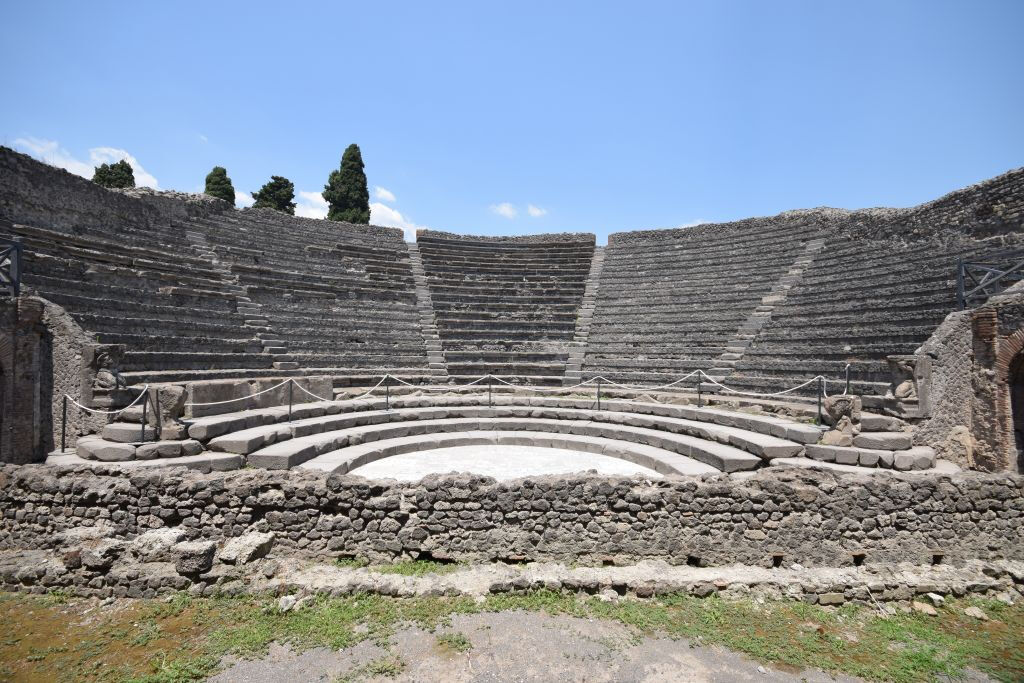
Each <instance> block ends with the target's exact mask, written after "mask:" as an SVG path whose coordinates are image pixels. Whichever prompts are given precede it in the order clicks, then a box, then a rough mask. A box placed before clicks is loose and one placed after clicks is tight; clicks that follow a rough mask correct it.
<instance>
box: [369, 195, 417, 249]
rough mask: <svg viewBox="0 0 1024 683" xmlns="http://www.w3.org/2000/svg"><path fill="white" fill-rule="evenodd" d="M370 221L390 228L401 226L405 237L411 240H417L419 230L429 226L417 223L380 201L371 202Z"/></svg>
mask: <svg viewBox="0 0 1024 683" xmlns="http://www.w3.org/2000/svg"><path fill="white" fill-rule="evenodd" d="M370 223H372V224H373V225H383V226H384V227H388V228H401V229H402V231H403V232H405V239H407V240H409V241H415V240H416V231H417V230H419V229H425V228H426V227H427V226H425V225H417V224H416V223H414V222H412V221H411V220H409V219H408V218H406V217H405V216H403V215H402V214H401V213H399V212H398V211H395V210H394V209H393V208H391V207H390V206H388V205H387V204H381V203H380V202H371V203H370Z"/></svg>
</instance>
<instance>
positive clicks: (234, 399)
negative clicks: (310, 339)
mask: <svg viewBox="0 0 1024 683" xmlns="http://www.w3.org/2000/svg"><path fill="white" fill-rule="evenodd" d="M291 381H292V378H291V377H289V378H288V379H286V380H284V381H283V382H279V383H278V384H275V385H274V386H272V387H268V388H267V389H264V390H263V391H258V392H256V393H255V394H249V395H248V396H239V397H238V398H229V399H227V400H226V401H209V402H207V403H186V404H185V406H186V407H189V406H220V405H224V404H226V403H234V402H236V401H248V400H249V399H250V398H256V397H257V396H259V395H261V394H265V393H267V392H268V391H273V390H274V389H277V388H278V387H282V386H284V385H285V384H288V382H291Z"/></svg>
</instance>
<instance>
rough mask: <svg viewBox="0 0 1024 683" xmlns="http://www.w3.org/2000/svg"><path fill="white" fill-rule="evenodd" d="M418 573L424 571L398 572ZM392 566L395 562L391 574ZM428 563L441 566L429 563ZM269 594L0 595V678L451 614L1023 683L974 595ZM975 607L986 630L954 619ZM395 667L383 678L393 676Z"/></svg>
mask: <svg viewBox="0 0 1024 683" xmlns="http://www.w3.org/2000/svg"><path fill="white" fill-rule="evenodd" d="M414 564H415V565H417V567H418V568H417V569H415V570H409V569H407V568H403V569H402V570H401V571H400V572H398V573H403V572H405V571H411V573H410V574H407V575H417V573H418V572H423V571H425V568H422V569H421V568H420V567H423V565H428V566H430V569H436V568H437V566H438V563H425V562H419V563H405V567H408V566H409V565H414ZM391 566H395V565H391ZM439 566H440V567H442V568H444V567H450V566H451V565H446V564H441V565H439ZM275 605H276V599H274V598H271V597H263V598H261V597H244V598H191V597H189V596H187V595H185V594H175V595H174V596H172V597H171V598H170V599H169V600H133V601H127V600H124V601H118V602H117V603H116V604H115V605H113V606H110V607H105V608H100V607H98V606H97V603H96V601H90V600H81V599H78V598H72V597H67V596H65V597H63V598H62V599H61V600H54V599H52V598H50V597H47V596H41V597H35V596H25V595H19V594H0V678H3V679H13V680H55V681H69V682H71V681H136V682H144V683H186V682H189V681H198V680H203V679H204V678H206V677H207V676H209V675H210V674H211V673H213V672H214V671H216V669H217V665H218V662H219V661H220V660H221V658H222V657H223V656H224V655H227V654H231V655H235V656H239V657H253V656H259V655H262V654H264V653H265V652H266V651H267V648H268V646H269V645H270V643H272V642H274V641H277V642H280V643H284V644H288V645H290V646H291V647H292V648H293V649H295V650H298V651H301V650H304V649H307V648H310V647H316V646H323V647H329V648H332V649H342V648H346V647H349V646H352V645H355V644H357V643H359V642H361V641H364V640H367V639H369V640H372V641H375V642H377V643H379V644H382V645H387V644H388V641H389V638H390V636H391V635H392V634H394V633H395V632H396V631H397V630H398V629H400V628H402V627H403V626H404V625H407V624H415V625H417V626H419V627H420V628H423V629H424V630H427V631H436V630H437V629H438V628H439V627H442V626H446V625H449V624H450V623H451V622H450V620H451V617H452V616H453V615H456V614H470V613H479V612H500V611H506V610H529V611H539V612H545V613H549V614H560V615H568V616H576V617H583V618H587V619H605V620H612V621H616V622H619V623H622V624H625V625H627V626H629V627H630V628H631V632H632V633H634V634H635V640H639V639H640V638H642V637H643V636H647V635H667V636H669V637H672V638H688V639H693V640H699V642H701V643H704V644H712V643H714V644H719V645H722V646H724V647H727V648H730V649H732V650H736V651H740V652H743V653H746V654H748V655H751V656H753V657H755V658H756V659H758V660H759V661H762V662H765V663H769V664H775V665H786V666H789V667H795V668H798V669H802V668H807V667H814V668H820V669H823V670H825V671H829V672H842V673H846V674H851V675H854V676H860V677H863V678H865V679H868V680H884V681H906V682H915V681H930V680H935V679H936V678H940V679H941V678H952V679H956V678H959V677H961V676H962V675H963V673H964V671H965V669H966V668H968V667H971V668H976V669H979V670H982V671H985V672H987V673H989V674H990V675H991V676H993V677H995V678H997V679H999V680H1002V681H1020V680H1024V605H1017V606H1013V607H1010V606H1007V605H1004V604H1002V603H999V602H992V601H984V600H953V599H950V600H948V601H947V603H946V605H945V606H944V607H941V608H939V609H938V612H939V616H938V617H927V616H924V615H920V614H916V613H911V614H902V613H901V614H897V615H896V616H891V617H883V616H880V615H879V614H878V613H877V612H875V611H872V610H870V609H868V608H861V607H856V606H845V607H843V608H841V609H839V610H827V609H823V608H820V607H817V606H813V605H807V604H805V603H801V602H788V601H781V602H767V603H765V604H756V603H753V602H748V601H727V600H722V599H720V598H717V597H711V598H706V599H697V598H693V597H690V596H684V595H670V596H661V597H658V598H656V599H652V600H645V601H636V600H624V601H619V602H617V603H610V602H602V601H600V600H598V599H596V598H589V597H588V598H577V597H575V596H571V595H566V594H562V593H555V592H550V591H534V592H530V593H525V594H498V595H492V596H490V597H488V598H487V599H486V600H484V601H482V602H481V603H477V602H475V601H473V600H472V599H470V598H453V597H425V598H404V599H400V598H388V597H383V596H378V595H354V596H346V597H340V598H326V597H321V598H317V599H316V600H314V601H313V602H312V603H311V604H310V605H309V606H308V607H306V608H304V609H300V610H294V611H289V612H285V613H282V612H280V611H279V610H277V609H276V607H275ZM970 605H975V606H978V607H980V608H981V609H983V610H984V611H985V612H986V614H988V616H989V617H991V621H978V620H975V619H972V618H970V617H968V616H966V615H965V614H964V612H963V610H964V609H965V608H966V607H968V606H970ZM436 641H437V645H438V647H439V648H442V649H444V650H447V651H450V652H453V653H455V652H466V651H468V650H469V649H470V648H471V647H472V643H471V642H470V641H469V639H468V638H467V637H466V636H465V635H464V634H462V633H458V632H454V633H443V634H439V635H436ZM404 667H405V664H404V662H401V661H400V660H399V659H396V658H395V657H388V658H384V659H382V660H375V662H371V663H370V664H368V665H366V666H365V667H359V669H358V670H357V671H353V672H351V673H350V674H349V677H347V678H346V680H355V679H357V678H358V677H373V676H391V675H397V674H398V673H400V672H401V671H402V670H404ZM392 672H393V673H392Z"/></svg>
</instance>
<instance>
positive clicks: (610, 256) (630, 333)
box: [583, 217, 818, 386]
mask: <svg viewBox="0 0 1024 683" xmlns="http://www.w3.org/2000/svg"><path fill="white" fill-rule="evenodd" d="M817 234H818V228H817V227H816V226H815V225H814V224H812V223H811V222H809V221H808V220H807V219H806V218H802V217H793V218H790V219H788V220H782V221H771V220H767V219H764V220H761V219H752V220H748V221H740V222H738V223H730V224H721V225H714V224H712V225H703V226H698V227H695V228H687V229H679V230H661V231H650V232H645V233H619V234H615V235H612V236H611V238H610V239H609V245H608V247H607V248H606V249H605V262H604V268H603V270H602V272H601V278H600V287H599V289H598V293H597V304H596V307H595V310H594V314H593V320H592V322H591V324H590V335H589V340H588V345H587V352H586V356H585V359H584V370H583V376H584V377H592V376H594V375H603V376H604V377H607V378H608V379H611V380H613V381H617V382H627V383H646V384H662V383H666V382H669V381H672V380H674V379H676V378H678V377H681V376H683V375H685V374H687V373H688V372H690V371H693V370H696V369H703V370H708V369H710V368H711V367H712V366H713V365H714V364H715V359H716V358H718V357H719V356H720V355H721V354H722V353H724V352H725V350H726V347H727V342H728V340H729V339H731V338H732V337H733V336H734V335H735V334H736V332H737V329H738V328H740V326H741V325H742V324H743V323H744V321H745V320H746V319H747V318H748V317H749V316H750V315H751V314H752V313H753V312H754V311H755V309H756V308H757V306H758V304H759V303H760V302H761V299H762V298H763V297H764V296H766V295H767V294H768V293H769V292H770V291H771V290H772V287H773V285H774V283H776V282H777V281H778V280H779V279H780V278H781V277H782V276H783V275H784V274H785V273H786V272H787V270H788V269H789V268H790V266H791V264H792V263H793V262H794V260H795V259H796V258H797V257H798V256H799V255H800V254H801V253H802V247H803V245H804V244H805V243H806V242H807V241H808V240H811V239H813V238H815V237H816V236H817ZM693 381H694V383H695V382H696V378H694V380H693ZM690 386H692V384H691V385H690Z"/></svg>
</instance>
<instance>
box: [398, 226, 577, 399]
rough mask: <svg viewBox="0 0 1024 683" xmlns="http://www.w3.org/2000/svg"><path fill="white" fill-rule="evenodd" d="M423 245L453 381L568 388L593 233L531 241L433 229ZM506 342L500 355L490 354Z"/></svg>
mask: <svg viewBox="0 0 1024 683" xmlns="http://www.w3.org/2000/svg"><path fill="white" fill-rule="evenodd" d="M417 245H418V249H419V253H420V256H421V259H422V263H423V269H424V275H425V278H426V283H427V287H428V289H429V291H430V296H431V300H432V302H433V311H432V313H433V315H432V319H431V324H432V325H436V330H437V334H438V338H439V340H440V343H441V351H442V353H443V354H445V362H446V365H447V370H448V375H449V377H451V378H452V379H453V380H454V381H456V382H459V381H463V380H468V379H475V378H476V377H477V376H480V375H486V374H491V375H495V376H500V377H516V379H515V380H513V381H517V382H521V381H528V382H531V383H536V384H551V385H555V384H560V383H561V378H562V375H563V374H564V371H565V363H566V360H567V359H568V350H569V344H570V343H571V342H572V339H573V336H574V334H575V328H576V317H577V314H578V311H579V308H580V305H581V303H582V298H583V292H584V289H585V287H586V280H587V276H588V274H589V272H590V265H591V260H592V258H593V254H594V240H593V237H592V236H583V237H581V238H579V239H573V240H569V241H553V242H550V243H549V242H540V243H531V242H523V241H515V240H511V241H503V240H486V239H479V238H465V239H463V238H460V239H448V238H443V237H435V236H431V235H430V234H429V232H428V233H424V234H421V235H420V236H419V239H418V241H417ZM499 345H500V346H501V347H502V348H503V350H504V352H503V353H502V354H501V355H500V356H495V355H494V354H492V353H490V351H493V350H494V346H499ZM450 351H451V352H453V353H452V355H448V352H450ZM524 378H527V379H524Z"/></svg>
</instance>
